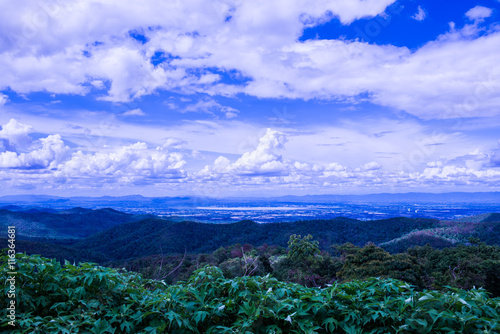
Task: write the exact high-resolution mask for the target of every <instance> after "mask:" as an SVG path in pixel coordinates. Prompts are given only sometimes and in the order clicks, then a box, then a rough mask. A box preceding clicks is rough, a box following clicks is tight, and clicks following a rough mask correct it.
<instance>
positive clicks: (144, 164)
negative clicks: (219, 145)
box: [56, 142, 186, 183]
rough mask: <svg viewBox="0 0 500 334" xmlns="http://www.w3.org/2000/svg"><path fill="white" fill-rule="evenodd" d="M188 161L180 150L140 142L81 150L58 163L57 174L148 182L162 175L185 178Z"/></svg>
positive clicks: (161, 179) (161, 177) (162, 179)
mask: <svg viewBox="0 0 500 334" xmlns="http://www.w3.org/2000/svg"><path fill="white" fill-rule="evenodd" d="M185 164H186V162H185V161H184V160H183V157H182V155H181V154H180V153H176V152H172V153H170V152H167V151H165V150H163V149H160V148H158V149H157V150H153V151H151V150H149V149H148V147H147V145H146V144H145V143H140V142H138V143H135V144H133V145H129V146H123V147H119V148H115V149H113V150H112V151H111V152H109V153H108V152H97V153H93V154H85V153H83V152H82V151H78V152H76V153H74V154H73V155H72V157H71V159H69V160H68V161H66V162H64V163H63V164H61V165H59V166H58V170H57V172H56V176H58V177H67V178H73V177H76V178H79V177H96V178H98V179H99V178H111V179H112V180H111V182H117V181H121V182H132V181H134V182H139V181H140V182H148V180H149V179H156V178H159V179H160V180H159V183H161V182H162V181H165V180H167V179H178V178H183V177H185V172H184V171H183V167H184V166H185ZM108 182H109V181H108ZM149 182H150V181H149Z"/></svg>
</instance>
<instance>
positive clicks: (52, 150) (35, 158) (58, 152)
mask: <svg viewBox="0 0 500 334" xmlns="http://www.w3.org/2000/svg"><path fill="white" fill-rule="evenodd" d="M40 144H41V147H40V148H38V149H35V150H33V151H30V152H28V153H16V152H13V151H6V152H2V153H0V167H2V168H26V169H31V168H48V169H53V168H56V166H57V165H58V164H59V163H60V162H62V161H64V159H65V158H66V157H67V155H68V152H69V148H68V147H67V146H65V145H64V142H63V141H62V140H61V136H59V135H50V136H48V137H47V138H42V139H40Z"/></svg>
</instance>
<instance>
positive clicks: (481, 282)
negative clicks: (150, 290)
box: [107, 235, 500, 296]
mask: <svg viewBox="0 0 500 334" xmlns="http://www.w3.org/2000/svg"><path fill="white" fill-rule="evenodd" d="M107 265H109V266H112V267H117V268H126V269H128V270H131V271H136V272H140V273H141V274H142V275H143V276H144V277H148V278H154V279H164V280H165V281H166V282H167V283H169V284H172V283H176V282H177V281H182V280H186V279H188V278H189V277H190V276H191V275H192V274H193V272H194V271H196V270H197V269H199V268H201V267H203V266H205V265H212V266H217V267H219V268H220V269H221V270H222V272H223V273H224V275H225V277H228V278H234V277H238V276H244V275H250V276H251V275H261V276H263V275H266V274H272V275H273V276H274V277H276V278H278V279H279V280H282V281H287V282H294V283H299V284H302V285H305V286H309V287H325V286H326V285H327V284H333V283H335V282H347V281H350V280H355V279H367V278H370V277H383V278H394V279H399V280H403V281H405V282H407V283H409V284H412V285H414V286H415V287H416V288H418V289H434V290H441V291H445V290H446V287H447V286H451V287H455V288H462V289H471V288H473V287H474V286H475V287H483V288H485V289H486V290H487V291H489V292H490V293H492V294H493V295H494V296H500V247H498V246H489V245H486V244H484V243H482V242H479V241H478V240H477V239H473V238H471V245H470V246H464V245H459V246H457V247H452V248H445V249H442V250H440V249H435V248H432V247H431V246H429V245H427V246H424V247H420V246H418V247H414V248H411V249H409V250H408V251H407V252H405V253H398V254H390V253H389V252H387V251H385V250H384V249H382V248H380V247H377V246H376V245H374V244H373V243H368V244H367V245H365V246H364V247H358V246H355V245H353V244H350V243H346V244H343V245H333V246H332V247H330V252H327V251H321V250H320V249H319V245H318V242H317V241H315V240H313V239H312V237H311V236H306V237H301V236H297V235H292V236H291V237H290V240H289V242H288V249H287V248H284V247H280V246H276V245H273V246H268V245H263V246H260V247H253V246H252V245H249V244H244V245H241V244H236V245H233V246H229V247H220V248H219V249H217V250H216V251H214V252H212V253H209V254H191V255H189V254H184V255H175V256H174V255H170V256H163V255H155V256H146V257H140V258H136V259H130V260H124V261H112V262H108V263H107Z"/></svg>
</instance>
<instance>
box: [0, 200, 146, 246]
mask: <svg viewBox="0 0 500 334" xmlns="http://www.w3.org/2000/svg"><path fill="white" fill-rule="evenodd" d="M7 208H8V209H9V210H7ZM142 218H144V217H143V216H135V215H131V214H128V213H124V212H120V211H116V210H113V209H110V208H106V209H97V210H91V209H84V208H73V209H69V210H60V211H56V210H50V209H46V208H31V209H22V208H19V207H15V206H8V207H4V208H1V209H0V227H1V228H2V229H5V228H6V227H7V226H8V225H11V226H16V228H17V237H18V238H24V239H33V240H37V239H80V238H85V237H88V236H90V235H92V234H95V233H97V232H101V231H104V230H107V229H109V228H111V227H114V226H116V225H119V224H123V223H127V222H131V221H136V220H140V219H142ZM5 235H6V233H3V235H2V237H3V236H5Z"/></svg>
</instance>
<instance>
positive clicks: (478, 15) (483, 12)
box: [465, 6, 493, 21]
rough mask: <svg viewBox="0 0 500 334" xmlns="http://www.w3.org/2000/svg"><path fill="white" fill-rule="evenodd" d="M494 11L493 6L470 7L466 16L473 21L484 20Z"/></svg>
mask: <svg viewBox="0 0 500 334" xmlns="http://www.w3.org/2000/svg"><path fill="white" fill-rule="evenodd" d="M492 12H493V11H492V10H491V8H488V7H483V6H476V7H474V8H471V9H469V10H468V11H467V13H465V16H467V18H468V19H469V20H471V21H483V20H484V19H485V18H488V17H490V16H491V13H492Z"/></svg>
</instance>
